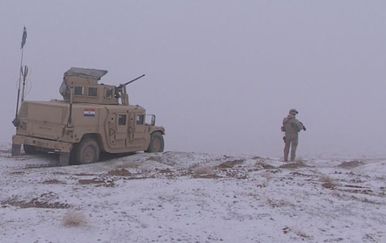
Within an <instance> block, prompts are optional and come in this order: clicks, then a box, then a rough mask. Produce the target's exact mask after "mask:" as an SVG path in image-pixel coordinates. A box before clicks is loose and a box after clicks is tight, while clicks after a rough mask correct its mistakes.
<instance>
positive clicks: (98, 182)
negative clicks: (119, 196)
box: [78, 178, 115, 187]
mask: <svg viewBox="0 0 386 243" xmlns="http://www.w3.org/2000/svg"><path fill="white" fill-rule="evenodd" d="M78 183H79V184H81V185H95V186H105V187H113V186H115V184H114V180H112V179H110V178H92V179H79V180H78Z"/></svg>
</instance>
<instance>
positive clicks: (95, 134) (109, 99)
mask: <svg viewBox="0 0 386 243" xmlns="http://www.w3.org/2000/svg"><path fill="white" fill-rule="evenodd" d="M106 73H107V71H105V70H96V69H85V68H71V69H69V70H68V71H67V72H65V73H64V78H63V83H62V85H61V87H60V94H61V95H62V96H63V100H52V101H24V102H23V103H22V105H21V107H20V111H19V113H18V115H17V117H16V119H15V122H14V124H15V126H16V135H14V136H13V137H12V155H13V156H14V155H19V154H20V150H21V145H23V148H24V151H25V153H27V154H32V153H35V152H37V151H54V152H58V153H59V154H60V156H59V161H60V164H61V165H66V164H77V163H91V162H95V161H98V160H99V155H100V153H101V152H107V153H128V152H136V151H145V152H162V151H163V149H164V140H163V135H164V134H165V129H164V128H163V127H158V126H155V115H146V112H145V109H144V108H142V107H141V106H138V105H135V106H134V105H129V99H128V95H127V92H126V85H127V84H128V83H130V82H133V81H135V80H137V79H139V78H141V77H143V76H144V75H142V76H140V77H138V78H136V79H134V80H132V81H130V82H127V83H126V84H123V85H120V86H117V87H116V86H112V85H105V84H101V83H98V80H100V78H101V77H102V76H103V75H105V74H106ZM148 120H150V121H149V122H148Z"/></svg>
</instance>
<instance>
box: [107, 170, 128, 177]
mask: <svg viewBox="0 0 386 243" xmlns="http://www.w3.org/2000/svg"><path fill="white" fill-rule="evenodd" d="M107 174H108V175H110V176H130V175H131V173H130V171H128V170H126V169H125V168H120V169H114V170H110V171H109V172H108V173H107Z"/></svg>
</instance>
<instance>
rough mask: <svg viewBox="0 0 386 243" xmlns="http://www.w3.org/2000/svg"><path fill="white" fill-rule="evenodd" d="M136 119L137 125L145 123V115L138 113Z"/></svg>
mask: <svg viewBox="0 0 386 243" xmlns="http://www.w3.org/2000/svg"><path fill="white" fill-rule="evenodd" d="M136 121H137V125H143V123H144V122H145V115H137V118H136Z"/></svg>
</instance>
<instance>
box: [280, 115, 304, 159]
mask: <svg viewBox="0 0 386 243" xmlns="http://www.w3.org/2000/svg"><path fill="white" fill-rule="evenodd" d="M296 114H298V112H297V111H296V110H295V109H291V110H290V112H289V114H288V116H287V117H286V118H284V119H283V126H282V131H283V132H285V137H284V143H285V146H284V161H288V154H289V150H290V147H291V161H294V160H295V157H296V147H297V146H298V141H299V136H298V133H299V132H300V131H301V130H304V131H305V130H306V128H305V127H304V125H303V123H301V122H300V121H299V120H297V119H296V118H295V116H296Z"/></svg>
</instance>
